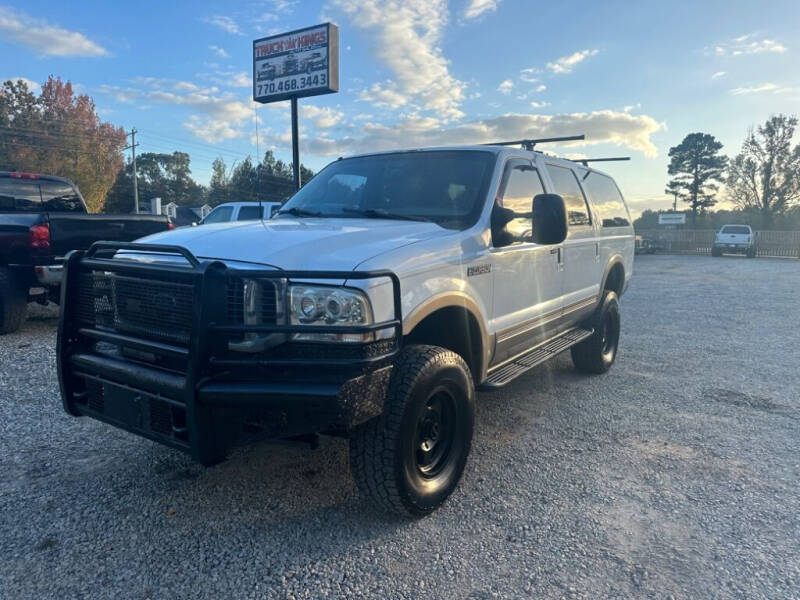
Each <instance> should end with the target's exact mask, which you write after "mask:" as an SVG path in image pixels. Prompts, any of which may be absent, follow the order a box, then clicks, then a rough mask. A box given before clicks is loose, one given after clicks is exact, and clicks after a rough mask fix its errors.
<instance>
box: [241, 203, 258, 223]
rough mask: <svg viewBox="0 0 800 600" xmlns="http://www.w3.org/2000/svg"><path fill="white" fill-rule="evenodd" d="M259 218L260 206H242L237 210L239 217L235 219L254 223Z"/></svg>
mask: <svg viewBox="0 0 800 600" xmlns="http://www.w3.org/2000/svg"><path fill="white" fill-rule="evenodd" d="M260 218H261V207H260V206H242V207H241V208H240V209H239V216H238V217H236V220H237V221H254V220H255V219H260Z"/></svg>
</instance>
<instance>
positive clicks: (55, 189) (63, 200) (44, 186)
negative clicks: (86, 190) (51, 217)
mask: <svg viewBox="0 0 800 600" xmlns="http://www.w3.org/2000/svg"><path fill="white" fill-rule="evenodd" d="M41 190H42V204H43V205H44V209H45V210H46V211H49V212H84V209H83V202H81V197H80V196H78V194H77V193H76V192H75V190H74V189H73V188H72V186H71V185H69V184H66V183H58V182H56V181H42V182H41Z"/></svg>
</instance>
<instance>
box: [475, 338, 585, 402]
mask: <svg viewBox="0 0 800 600" xmlns="http://www.w3.org/2000/svg"><path fill="white" fill-rule="evenodd" d="M593 333H594V331H593V330H592V329H583V328H582V327H577V328H575V329H570V330H569V331H567V332H565V333H562V334H561V335H559V336H558V337H557V338H554V339H552V340H549V341H547V342H545V343H543V344H541V345H539V346H536V347H535V348H532V349H531V350H528V351H526V352H525V353H524V354H520V355H518V356H516V357H514V358H512V359H511V360H509V361H508V362H506V363H505V364H501V365H499V366H497V367H495V368H494V369H492V370H490V371H489V377H487V379H486V381H484V382H483V383H482V384H481V385H480V386H478V389H479V390H484V391H487V390H496V389H497V388H501V387H503V386H504V385H506V384H507V383H509V382H511V381H513V380H514V379H516V378H517V377H519V376H520V375H522V374H523V373H527V372H528V371H530V370H531V369H532V368H534V367H537V366H539V365H540V364H542V363H543V362H545V361H546V360H549V359H551V358H553V357H554V356H556V355H557V354H561V353H562V352H563V351H564V350H567V349H569V348H570V347H572V346H574V345H575V344H577V343H579V342H582V341H583V340H585V339H586V338H588V337H589V336H590V335H592V334H593Z"/></svg>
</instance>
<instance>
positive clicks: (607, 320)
mask: <svg viewBox="0 0 800 600" xmlns="http://www.w3.org/2000/svg"><path fill="white" fill-rule="evenodd" d="M591 327H592V328H593V329H594V333H593V334H592V335H591V336H589V337H588V338H586V339H585V340H584V341H582V342H581V343H580V344H576V345H575V346H573V347H572V362H573V364H574V365H575V367H576V368H577V369H578V370H579V371H583V372H584V373H597V374H600V373H605V372H606V371H608V370H609V369H610V368H611V365H613V364H614V359H615V358H616V357H617V348H618V346H619V333H620V328H621V320H620V314H619V298H618V297H617V294H616V293H615V292H612V291H606V292H605V293H604V294H603V300H602V302H600V306H598V307H597V310H596V311H595V314H594V317H593V318H592V322H591Z"/></svg>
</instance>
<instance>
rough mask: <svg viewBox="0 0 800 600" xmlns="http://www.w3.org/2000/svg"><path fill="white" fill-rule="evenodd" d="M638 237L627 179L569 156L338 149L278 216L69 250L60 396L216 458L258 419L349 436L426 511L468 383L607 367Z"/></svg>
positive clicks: (392, 492)
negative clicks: (622, 184) (622, 186)
mask: <svg viewBox="0 0 800 600" xmlns="http://www.w3.org/2000/svg"><path fill="white" fill-rule="evenodd" d="M633 251H634V235H633V228H632V226H631V221H630V215H629V213H628V209H627V207H626V205H625V202H624V200H623V197H622V195H621V194H620V192H619V189H618V188H617V186H616V184H615V183H614V181H613V180H612V179H611V178H610V177H609V176H607V175H605V174H603V173H601V172H598V171H596V170H594V169H591V168H586V167H584V166H581V165H580V164H578V163H576V162H571V161H569V160H564V159H558V158H554V157H551V156H547V155H544V154H542V153H540V152H533V151H527V150H518V149H514V148H509V147H505V146H501V145H497V146H467V147H446V148H430V149H419V150H413V151H394V152H385V153H378V154H370V155H362V156H355V157H352V158H346V159H339V160H337V161H335V162H333V163H331V164H330V165H329V166H328V167H326V168H325V169H324V170H322V171H321V172H320V173H319V174H318V175H317V176H316V177H314V179H313V180H311V181H310V182H309V183H308V184H307V185H306V186H305V187H303V188H302V189H301V190H300V191H298V192H297V193H296V194H295V195H294V196H293V197H292V198H291V199H290V200H289V201H288V202H287V203H286V204H285V205H284V207H283V208H282V209H281V210H280V212H279V213H278V215H276V216H275V217H274V218H273V219H270V220H264V221H250V222H236V223H220V224H216V225H206V226H203V227H196V228H183V229H180V230H175V231H173V232H171V233H168V234H164V235H154V236H150V237H147V238H144V239H142V240H140V241H139V242H137V243H134V244H102V243H98V244H95V246H93V247H92V249H90V250H89V251H87V252H76V253H73V254H71V255H70V256H69V258H68V260H67V261H66V267H65V270H66V280H65V281H66V283H65V284H64V287H63V290H64V291H63V294H64V296H63V297H64V304H63V312H62V316H61V321H60V326H59V337H58V362H59V377H60V384H61V392H62V398H63V402H64V407H65V409H66V411H67V412H69V413H70V414H72V415H75V416H89V417H92V418H95V419H99V420H101V421H105V422H107V423H110V424H112V425H115V426H117V427H122V428H124V429H127V430H129V431H131V432H133V433H136V434H138V435H142V436H145V437H148V438H150V439H153V440H156V441H158V442H161V443H163V444H166V445H168V446H171V447H173V448H176V449H179V450H183V451H185V452H188V453H189V454H190V455H191V456H193V457H194V458H195V459H196V460H198V461H200V462H201V463H203V464H207V465H210V464H214V463H215V462H218V461H220V460H223V459H224V457H225V454H226V451H227V450H228V449H229V448H230V446H231V445H232V444H234V443H236V442H238V441H242V440H243V439H248V437H249V436H251V435H261V436H271V437H278V438H288V437H294V438H298V437H301V436H305V437H308V438H310V439H314V437H313V436H316V434H319V433H324V434H332V435H341V436H346V437H348V438H349V440H350V455H351V464H352V471H353V474H354V477H355V480H356V482H357V484H358V487H359V489H360V491H361V493H362V494H363V495H365V496H367V497H370V498H371V499H373V500H374V501H375V502H377V503H378V504H379V505H381V506H383V507H384V508H386V509H389V510H391V511H395V512H398V513H403V514H410V515H414V516H420V515H424V514H427V513H429V512H431V511H432V510H434V509H435V508H436V507H438V506H439V505H441V503H442V502H443V501H444V500H445V499H446V498H447V497H448V496H449V495H450V494H451V492H452V491H453V490H454V488H455V487H456V485H457V484H458V481H459V479H460V477H461V473H462V471H463V469H464V465H465V463H466V461H467V457H468V454H469V451H470V444H471V440H472V431H473V418H474V409H475V390H476V389H483V390H488V389H494V388H498V387H500V386H503V385H505V384H507V383H509V382H510V381H512V380H513V379H515V378H516V377H517V376H519V375H521V374H522V373H525V372H526V371H528V370H530V369H532V368H533V367H535V366H536V365H538V364H540V363H542V362H543V361H545V360H547V359H549V358H551V357H553V356H555V355H557V354H559V353H560V352H562V351H564V350H567V349H571V352H572V359H573V362H574V364H575V366H576V367H577V368H578V369H579V370H580V371H584V372H587V373H603V372H605V371H606V370H608V369H609V368H610V367H611V365H612V363H613V362H614V359H615V357H616V353H617V344H618V342H619V335H620V309H619V299H620V297H621V296H622V294H623V292H624V291H625V289H626V288H627V286H628V282H629V281H630V278H631V275H632V269H633ZM120 460H124V458H122V457H121V458H120Z"/></svg>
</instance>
